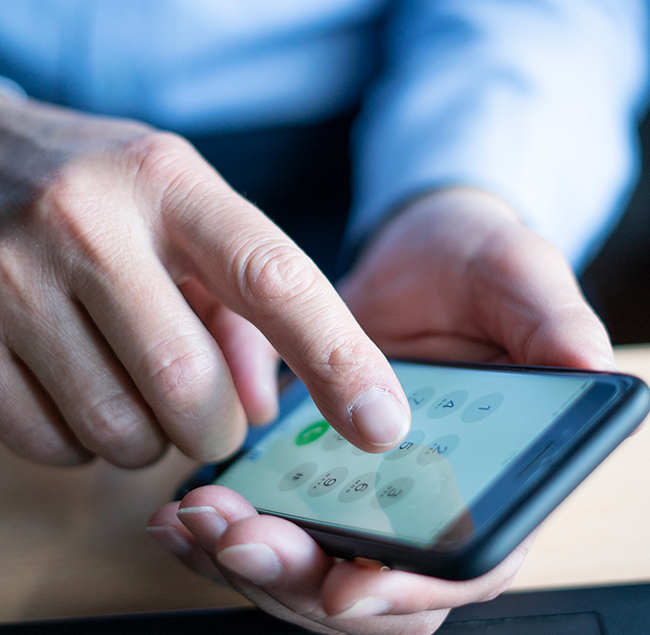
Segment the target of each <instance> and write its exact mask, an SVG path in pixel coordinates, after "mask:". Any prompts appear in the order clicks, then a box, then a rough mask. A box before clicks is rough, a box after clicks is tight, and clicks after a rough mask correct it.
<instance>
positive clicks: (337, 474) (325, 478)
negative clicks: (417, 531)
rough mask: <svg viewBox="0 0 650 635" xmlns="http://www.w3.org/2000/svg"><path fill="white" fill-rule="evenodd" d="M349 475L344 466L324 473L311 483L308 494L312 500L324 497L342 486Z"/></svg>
mask: <svg viewBox="0 0 650 635" xmlns="http://www.w3.org/2000/svg"><path fill="white" fill-rule="evenodd" d="M347 475H348V468H347V467H344V466H342V465H341V466H339V467H334V468H332V469H331V470H327V472H323V473H322V474H321V475H320V476H319V477H318V478H316V480H314V481H313V482H312V483H310V485H309V488H308V489H307V494H308V495H309V496H311V497H312V498H316V497H317V496H324V495H325V494H328V493H329V492H333V491H334V490H335V489H337V488H338V487H340V486H341V484H342V483H343V481H344V480H345V478H346V477H347Z"/></svg>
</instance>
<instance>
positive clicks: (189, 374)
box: [152, 336, 217, 416]
mask: <svg viewBox="0 0 650 635" xmlns="http://www.w3.org/2000/svg"><path fill="white" fill-rule="evenodd" d="M154 358H155V361H154V363H153V368H154V371H153V373H152V384H153V389H154V392H155V394H156V395H159V396H160V397H162V398H163V400H164V402H165V405H166V407H167V408H168V409H169V410H170V411H171V414H172V415H175V416H183V415H188V414H191V413H192V410H193V409H194V408H196V407H197V406H199V405H200V404H202V403H204V402H205V401H206V400H208V399H209V398H210V396H211V394H212V391H213V390H214V387H215V383H216V381H217V377H216V368H217V364H215V360H214V358H213V356H212V355H211V354H210V352H209V350H207V349H206V347H205V345H203V343H202V342H198V343H197V342H193V341H192V338H191V337H187V336H186V337H179V338H177V339H176V340H175V341H174V342H171V343H166V345H165V346H164V347H163V349H162V350H160V351H159V352H158V353H157V354H155V355H154Z"/></svg>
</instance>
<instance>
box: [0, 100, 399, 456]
mask: <svg viewBox="0 0 650 635" xmlns="http://www.w3.org/2000/svg"><path fill="white" fill-rule="evenodd" d="M269 342H270V343H269ZM274 349H275V350H277V351H278V352H279V353H280V354H281V355H282V356H283V357H284V359H285V360H286V361H287V362H288V363H289V365H290V366H291V367H292V368H293V370H294V371H295V372H296V374H297V375H298V376H299V377H300V378H301V379H302V380H303V381H304V382H305V383H306V385H307V387H308V388H309V390H310V392H311V394H312V396H313V397H314V400H315V401H316V403H317V404H318V406H319V408H320V409H321V411H322V412H323V414H324V416H325V417H326V418H327V419H328V421H329V422H330V423H331V424H332V425H333V426H334V427H335V428H337V429H338V430H339V432H341V434H343V435H345V436H346V437H347V438H348V439H349V440H350V441H351V442H352V443H354V444H356V445H358V446H359V447H361V448H362V449H364V450H367V451H372V452H378V451H383V450H386V449H387V448H389V447H391V446H392V445H394V443H396V442H398V441H399V440H400V439H401V438H402V437H403V436H404V435H405V434H406V431H407V429H408V423H409V409H408V404H407V402H406V398H405V396H404V394H403V391H402V389H401V387H400V385H399V383H398V381H397V378H396V377H395V376H394V374H393V372H392V370H391V369H390V367H389V365H388V363H387V362H386V360H385V358H384V357H383V355H382V354H381V353H380V351H379V350H378V349H377V347H376V346H374V345H373V344H372V342H371V341H370V340H369V339H368V338H367V337H366V336H365V335H364V334H363V332H362V331H361V329H360V328H359V327H358V325H357V324H356V322H355V320H354V319H353V317H352V316H351V314H350V313H349V311H348V310H347V308H346V307H345V305H344V304H343V302H342V301H341V299H340V298H339V296H338V295H337V293H336V292H335V290H334V289H333V288H332V287H331V285H330V284H329V283H328V282H327V281H326V279H325V278H324V276H323V275H322V274H321V273H320V272H319V271H318V269H317V268H316V267H315V265H314V264H313V263H312V262H311V261H310V260H309V259H308V258H307V257H306V256H305V255H304V254H303V253H302V252H301V251H300V250H299V249H298V248H297V247H296V245H295V244H294V243H293V242H292V241H291V240H290V239H289V238H288V237H287V236H285V235H284V234H283V233H282V232H281V231H280V230H279V229H278V228H277V227H276V226H275V225H274V224H273V223H272V222H271V221H270V220H269V219H268V218H267V217H265V216H264V215H263V214H262V213H261V212H260V211H259V210H258V209H257V208H255V207H254V206H253V205H252V204H251V203H249V202H248V201H246V200H245V199H244V198H242V197H241V196H239V195H238V194H237V193H236V192H234V191H233V190H232V189H231V188H229V187H228V185H227V184H226V183H225V182H224V181H223V179H221V177H220V176H219V175H218V174H217V173H216V172H215V171H214V170H213V169H212V168H211V167H210V166H209V165H208V164H207V163H206V162H205V161H204V160H203V159H202V158H201V157H200V156H199V155H198V153H197V152H196V151H195V150H194V149H193V148H192V147H191V146H190V145H189V144H188V143H187V142H185V141H184V140H182V139H181V138H179V137H177V136H175V135H171V134H164V133H160V132H157V131H155V130H152V129H151V128H149V127H147V126H144V125H142V124H139V123H135V122H129V121H123V120H116V119H109V118H99V117H90V116H85V115H82V114H80V113H76V112H74V111H70V110H66V109H62V108H55V107H52V106H47V105H44V104H39V103H38V102H34V101H31V100H26V101H20V102H12V101H11V100H2V101H0V402H1V403H2V404H3V407H2V410H1V411H0V441H2V442H4V443H5V444H6V445H7V446H9V447H10V448H11V449H12V450H14V451H15V452H17V453H18V454H20V455H22V456H26V457H28V458H31V459H34V460H37V461H41V462H45V463H52V464H74V463H78V462H81V461H84V460H87V459H88V458H89V457H91V456H92V455H93V454H99V455H101V456H103V457H104V458H106V459H107V460H109V461H111V462H113V463H115V464H117V465H121V466H125V467H136V466H141V465H145V464H147V463H150V462H152V461H154V460H155V459H156V458H157V457H158V456H159V455H160V454H161V453H162V452H163V451H164V448H165V446H166V444H167V443H168V441H171V442H173V443H174V444H176V445H177V446H178V447H179V448H180V449H181V450H182V451H183V452H184V453H186V454H187V455H189V456H191V457H194V458H197V459H200V460H203V461H212V460H217V459H220V458H222V457H224V456H226V455H228V454H229V453H231V452H233V451H234V449H235V448H236V447H238V445H239V444H240V442H241V441H242V438H243V436H244V434H245V419H246V418H248V420H249V421H251V422H253V423H259V422H264V421H267V420H269V419H271V418H272V417H273V416H274V414H275V411H276V408H277V405H276V399H277V395H276V391H277V388H276V378H275V375H276V365H277V359H278V358H277V353H276V352H275V350H274Z"/></svg>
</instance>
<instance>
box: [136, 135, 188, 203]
mask: <svg viewBox="0 0 650 635" xmlns="http://www.w3.org/2000/svg"><path fill="white" fill-rule="evenodd" d="M124 153H125V159H126V163H127V165H129V166H130V170H129V172H130V173H132V174H133V175H134V180H135V185H136V190H145V191H147V192H151V191H152V189H155V190H156V191H157V192H158V193H159V195H158V196H159V198H160V199H161V200H162V199H163V198H164V197H165V193H166V192H169V191H170V190H174V189H175V186H176V185H177V184H178V182H179V180H185V178H189V177H190V176H191V175H192V173H193V170H192V169H191V168H192V167H196V161H197V159H198V158H199V155H198V153H197V152H196V150H195V149H194V147H193V146H192V144H191V143H190V142H189V141H187V140H186V139H184V138H183V137H181V136H180V135H177V134H174V133H172V132H160V131H154V132H152V133H150V134H148V135H145V136H143V137H141V138H140V139H136V140H135V141H132V142H131V143H129V144H127V145H126V147H125V149H124Z"/></svg>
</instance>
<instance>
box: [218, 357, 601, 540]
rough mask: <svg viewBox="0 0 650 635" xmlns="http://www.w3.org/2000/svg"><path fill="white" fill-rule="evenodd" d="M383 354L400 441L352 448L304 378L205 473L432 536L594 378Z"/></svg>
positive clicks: (265, 495)
mask: <svg viewBox="0 0 650 635" xmlns="http://www.w3.org/2000/svg"><path fill="white" fill-rule="evenodd" d="M392 365H393V368H394V370H395V372H396V374H397V377H398V378H399V380H400V382H401V384H402V386H403V387H404V390H405V392H406V395H407V397H408V399H409V403H410V405H411V410H412V426H411V430H410V432H409V434H408V436H407V437H406V439H405V440H404V441H403V442H402V443H401V444H400V445H399V447H396V448H395V449H393V450H390V451H388V452H386V453H384V454H367V453H365V452H363V451H361V450H359V449H357V448H355V447H354V446H353V445H352V444H351V443H349V442H348V441H346V440H345V439H344V438H343V437H342V436H341V435H340V434H338V432H336V430H334V429H333V428H332V427H330V425H329V424H328V423H327V422H326V421H325V420H324V419H323V417H322V415H321V414H320V413H319V411H318V409H317V408H316V406H315V405H314V403H313V401H312V400H311V398H310V397H309V396H308V394H307V392H306V390H304V397H303V398H302V399H301V400H300V402H299V404H298V405H297V406H296V407H295V408H294V409H292V410H291V411H290V412H289V413H288V414H287V415H286V416H284V417H283V418H281V420H280V421H279V423H278V424H277V426H276V427H275V428H274V429H273V430H272V431H270V432H269V433H268V434H267V435H266V436H265V437H264V438H263V439H262V440H261V441H260V442H258V443H257V444H256V445H255V446H254V447H253V448H252V449H251V450H250V451H248V452H247V453H246V454H245V455H244V456H243V457H242V459H240V460H239V461H238V462H236V463H235V464H233V465H232V466H231V467H230V468H229V469H228V470H226V471H225V472H224V473H223V474H222V475H221V476H220V477H219V478H217V479H216V480H215V481H214V482H215V483H216V484H218V485H224V486H227V487H230V488H231V489H234V490H236V491H237V492H239V493H240V494H242V495H243V496H244V497H245V498H247V499H248V500H249V501H250V502H251V503H252V504H253V505H254V506H255V507H256V508H258V509H259V510H260V511H266V512H270V513H274V514H281V515H285V516H289V517H292V518H302V519H306V520H309V521H316V522H319V523H322V524H325V525H335V526H337V527H339V528H345V529H347V530H352V531H361V532H370V533H373V534H379V535H382V536H385V537H387V538H390V539H393V540H398V541H400V542H406V543H409V544H414V545H419V546H431V545H432V544H434V543H435V542H436V540H437V539H438V537H440V536H441V535H442V534H443V533H444V532H445V531H446V530H447V529H448V528H449V527H450V526H452V525H453V524H454V523H455V521H456V520H457V519H459V518H460V517H461V515H462V514H465V513H467V511H468V510H469V508H470V507H471V505H472V503H473V502H474V501H476V500H477V499H478V498H479V497H480V496H481V494H482V493H483V492H484V491H486V489H487V488H489V487H490V485H491V484H493V483H494V481H495V480H496V479H497V478H498V476H499V475H500V474H501V473H502V472H503V471H504V470H505V469H506V468H507V467H508V466H509V465H510V464H511V463H512V462H513V461H514V460H515V459H516V458H517V457H518V456H520V455H521V453H522V451H524V450H525V449H526V448H527V447H529V446H530V445H531V444H532V443H533V442H534V441H535V439H536V438H538V437H539V436H540V435H541V434H543V433H544V431H546V430H547V429H548V428H549V427H550V426H552V425H553V423H554V422H555V421H557V420H558V418H560V417H561V416H562V414H563V413H565V412H566V411H567V410H568V409H569V408H570V407H571V405H572V404H574V403H575V402H576V400H578V399H579V397H580V396H581V395H582V394H584V393H585V392H586V391H588V390H589V389H590V387H591V386H592V384H593V383H594V379H593V378H592V377H588V376H580V375H571V374H567V375H562V374H557V375H556V374H543V373H542V374H535V373H531V372H525V371H512V370H509V371H498V370H494V371H491V370H485V369H474V368H456V367H447V366H432V365H426V364H412V363H406V362H393V363H392Z"/></svg>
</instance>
